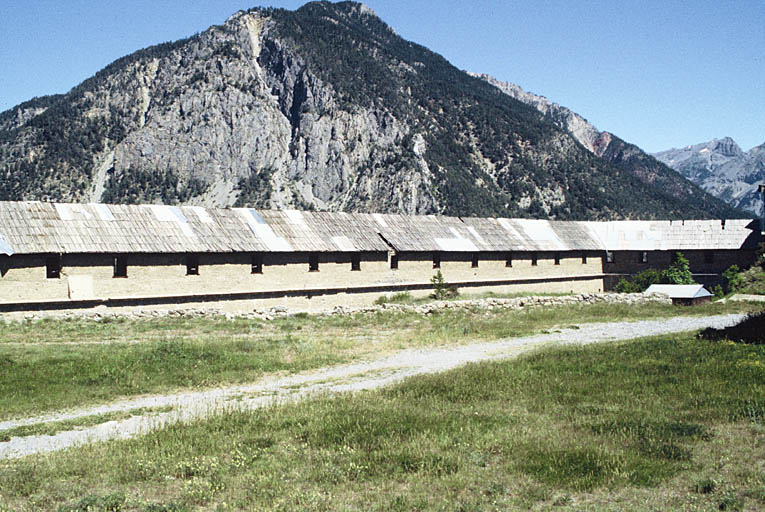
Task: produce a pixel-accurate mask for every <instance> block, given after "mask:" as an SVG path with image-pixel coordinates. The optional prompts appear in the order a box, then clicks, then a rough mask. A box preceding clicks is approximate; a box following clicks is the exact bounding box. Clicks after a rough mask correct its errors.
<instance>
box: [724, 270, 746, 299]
mask: <svg viewBox="0 0 765 512" xmlns="http://www.w3.org/2000/svg"><path fill="white" fill-rule="evenodd" d="M722 276H723V279H725V289H726V290H727V292H728V293H734V292H736V291H738V289H739V288H741V285H743V284H744V278H743V277H741V274H739V268H738V265H731V266H730V267H728V269H727V270H726V271H725V272H723V273H722Z"/></svg>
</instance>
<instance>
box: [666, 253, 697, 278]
mask: <svg viewBox="0 0 765 512" xmlns="http://www.w3.org/2000/svg"><path fill="white" fill-rule="evenodd" d="M662 274H663V280H662V282H664V283H666V284H694V280H693V275H692V274H691V265H690V263H689V262H688V259H687V258H686V257H685V256H683V253H681V252H678V253H676V259H675V261H674V262H673V263H672V264H671V265H670V266H669V267H667V270H665V271H664V272H662Z"/></svg>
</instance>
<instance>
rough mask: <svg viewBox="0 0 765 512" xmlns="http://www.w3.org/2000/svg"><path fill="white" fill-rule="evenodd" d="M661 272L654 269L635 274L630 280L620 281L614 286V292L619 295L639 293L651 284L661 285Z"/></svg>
mask: <svg viewBox="0 0 765 512" xmlns="http://www.w3.org/2000/svg"><path fill="white" fill-rule="evenodd" d="M663 278H664V276H663V272H662V271H660V270H656V269H655V268H649V269H648V270H643V271H642V272H638V273H637V274H635V275H634V276H633V277H632V279H630V280H627V279H620V280H619V282H618V283H617V284H616V291H617V292H619V293H640V292H644V291H645V290H646V288H648V287H649V286H651V285H652V284H656V283H661V282H662V280H663Z"/></svg>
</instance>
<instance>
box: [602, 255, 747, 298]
mask: <svg viewBox="0 0 765 512" xmlns="http://www.w3.org/2000/svg"><path fill="white" fill-rule="evenodd" d="M734 266H735V265H734ZM737 271H738V270H737ZM723 275H725V274H723ZM694 282H695V281H694V280H693V275H692V274H691V266H690V263H689V262H688V259H687V258H686V257H685V256H683V253H681V252H678V253H676V259H675V261H674V262H673V263H672V264H671V265H670V266H669V267H667V268H666V269H664V270H657V269H655V268H649V269H648V270H643V271H642V272H638V273H637V274H635V275H634V276H632V278H631V279H620V280H619V282H618V283H616V287H615V288H614V289H615V290H616V291H617V292H619V293H640V292H644V291H645V290H646V289H647V288H648V287H649V286H651V285H652V284H660V283H661V284H694Z"/></svg>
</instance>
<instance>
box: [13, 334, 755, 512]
mask: <svg viewBox="0 0 765 512" xmlns="http://www.w3.org/2000/svg"><path fill="white" fill-rule="evenodd" d="M763 397H765V347H764V346H752V345H738V344H732V343H726V342H722V343H720V342H710V341H705V340H701V339H697V338H695V337H693V336H691V335H681V336H665V337H658V338H650V339H644V340H639V341H632V342H621V343H612V344H607V345H598V346H587V347H574V348H563V349H560V348H559V349H547V350H544V351H539V352H536V353H533V354H530V355H527V356H524V357H521V358H519V359H516V360H509V361H501V362H491V363H481V364H473V365H469V366H467V367H464V368H461V369H458V370H455V371H451V372H448V373H444V374H438V375H431V376H423V377H417V378H412V379H409V380H407V381H405V382H403V383H401V384H399V385H396V386H394V387H391V388H388V389H385V390H381V391H375V392H363V393H357V394H354V395H341V396H338V397H326V398H318V399H313V400H309V401H304V402H301V403H297V404H291V405H282V406H272V407H269V408H266V409H263V410H258V411H254V412H241V411H236V410H231V411H228V412H225V413H223V414H221V415H219V416H216V417H213V418H210V419H208V420H205V421H198V422H194V423H191V424H188V425H173V426H168V427H166V428H163V429H162V430H159V431H156V432H154V433H152V434H149V435H146V436H143V437H141V438H138V439H134V440H128V441H113V442H109V443H101V444H96V445H92V446H88V447H84V448H81V449H77V450H69V451H67V452H62V453H57V454H53V455H48V456H35V457H28V458H26V459H22V460H18V461H6V462H3V463H0V503H6V507H7V508H8V510H36V509H43V510H56V509H57V508H58V507H60V506H61V507H70V508H62V509H60V510H80V509H82V510H85V508H84V507H81V508H73V507H78V506H80V504H81V503H86V504H87V503H90V502H92V503H96V504H97V506H98V507H102V508H100V509H103V506H102V505H99V504H100V503H104V502H105V500H107V499H111V500H115V499H121V500H122V501H121V505H120V507H121V510H129V511H132V510H141V511H143V510H159V508H157V507H161V506H166V507H171V509H172V507H175V510H495V509H498V510H506V509H511V510H512V509H519V510H520V509H528V508H532V507H535V508H538V509H548V508H549V509H555V510H660V509H662V510H668V509H688V510H691V509H693V510H696V509H702V510H714V509H717V508H718V507H728V508H725V509H726V510H738V509H740V507H749V508H750V509H758V508H763V507H765V493H763V489H765V471H764V470H763V467H765V449H764V448H765V399H763ZM94 460H98V461H99V463H98V464H97V465H94V464H93V463H92V461H94ZM710 482H714V483H712V484H710ZM115 497H116V498H115ZM83 500H84V501H83ZM224 503H225V505H224ZM152 507H155V508H152ZM736 507H739V508H736ZM1 509H2V506H0V510H1Z"/></svg>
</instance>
